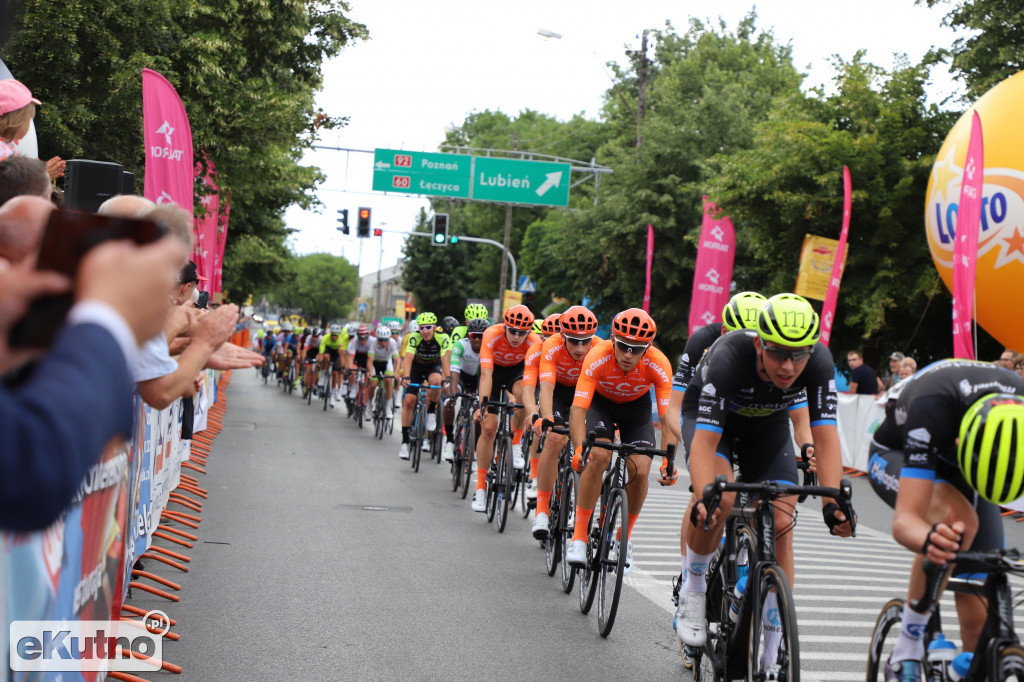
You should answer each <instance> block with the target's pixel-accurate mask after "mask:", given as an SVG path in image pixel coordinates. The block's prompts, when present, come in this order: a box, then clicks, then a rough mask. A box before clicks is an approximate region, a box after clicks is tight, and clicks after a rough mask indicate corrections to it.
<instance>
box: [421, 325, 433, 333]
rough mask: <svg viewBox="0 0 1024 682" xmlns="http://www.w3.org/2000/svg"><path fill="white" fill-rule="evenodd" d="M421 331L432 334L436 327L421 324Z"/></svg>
mask: <svg viewBox="0 0 1024 682" xmlns="http://www.w3.org/2000/svg"><path fill="white" fill-rule="evenodd" d="M420 331H421V332H432V331H434V325H432V324H421V325H420Z"/></svg>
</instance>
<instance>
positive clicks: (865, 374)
mask: <svg viewBox="0 0 1024 682" xmlns="http://www.w3.org/2000/svg"><path fill="white" fill-rule="evenodd" d="M846 364H847V365H849V366H850V393H857V394H859V395H875V394H876V393H881V392H882V390H884V389H883V387H882V380H881V379H879V378H878V375H877V374H875V370H873V369H871V368H870V367H868V366H867V365H865V364H864V357H863V356H862V355H861V354H860V351H856V350H851V351H850V352H848V353H847V354H846Z"/></svg>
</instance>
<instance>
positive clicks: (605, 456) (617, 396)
mask: <svg viewBox="0 0 1024 682" xmlns="http://www.w3.org/2000/svg"><path fill="white" fill-rule="evenodd" d="M657 332H658V327H657V325H655V323H654V320H653V319H651V316H650V315H648V314H647V313H646V312H645V311H643V310H641V309H640V308H629V309H628V310H623V311H622V312H620V313H619V314H618V315H616V316H615V317H614V318H613V319H612V338H611V339H610V340H609V341H602V342H600V343H598V344H597V345H596V346H593V347H592V348H591V349H590V351H589V352H588V353H587V355H586V357H584V358H583V367H582V370H583V371H582V373H581V374H580V378H579V381H577V382H576V392H575V394H574V396H573V401H572V407H571V408H570V409H569V431H570V433H571V436H572V442H573V443H578V444H579V445H577V446H576V452H575V454H573V457H572V468H573V469H575V470H576V471H579V470H580V469H581V466H582V462H583V458H582V454H581V450H582V449H583V448H582V443H583V441H584V440H585V439H586V437H587V434H588V433H589V432H590V431H596V432H597V439H598V440H599V441H611V440H612V439H613V437H614V435H615V429H616V427H617V428H618V431H619V438H620V440H621V442H623V443H631V444H634V445H638V446H640V447H648V448H653V447H654V446H655V444H656V443H657V440H656V439H655V434H654V422H653V420H652V418H651V387H652V386H653V387H654V393H655V396H656V398H657V401H658V414H659V415H660V417H661V423H662V424H664V423H665V409H666V408H667V407H668V399H669V394H671V393H672V379H671V377H672V365H671V364H670V363H669V361H668V358H666V357H665V354H664V353H662V352H661V351H660V350H658V349H657V348H652V347H651V341H653V340H654V336H655V334H657ZM629 459H630V464H631V466H630V469H631V473H632V476H631V480H630V482H629V483H628V484H627V485H626V497H627V498H628V499H629V518H628V520H627V523H628V524H629V530H630V532H631V533H632V531H633V526H634V525H635V524H636V520H637V518H639V516H640V510H641V509H642V508H643V505H644V499H645V498H646V497H647V474H648V473H649V472H650V470H651V459H650V457H646V456H644V455H631V456H630V458H629ZM610 461H611V452H609V451H608V450H605V449H604V448H594V449H593V450H591V451H590V461H588V462H587V466H586V468H585V469H583V472H582V473H581V474H580V483H579V489H578V490H577V492H576V524H575V528H574V530H573V535H572V543H571V544H570V546H569V550H568V551H567V552H566V556H565V559H566V562H567V563H569V564H571V565H573V566H579V567H583V566H584V565H585V564H586V560H587V533H588V532H589V531H590V519H591V517H592V516H593V514H594V505H595V503H596V502H597V498H598V497H599V496H600V494H601V482H602V478H603V476H604V471H605V469H607V468H608V464H609V463H610ZM675 480H676V477H673V478H672V480H671V481H669V480H668V479H666V478H665V477H664V476H663V477H662V479H661V484H662V485H672V484H674V483H675ZM632 545H633V543H632V541H630V542H628V543H627V544H626V567H625V568H626V571H629V570H630V569H631V568H632V564H633V546H632Z"/></svg>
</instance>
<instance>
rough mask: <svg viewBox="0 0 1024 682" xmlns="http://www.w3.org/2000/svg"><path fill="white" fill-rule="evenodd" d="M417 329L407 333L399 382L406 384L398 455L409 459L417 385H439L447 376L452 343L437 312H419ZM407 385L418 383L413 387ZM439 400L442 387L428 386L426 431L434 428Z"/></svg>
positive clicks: (420, 386)
mask: <svg viewBox="0 0 1024 682" xmlns="http://www.w3.org/2000/svg"><path fill="white" fill-rule="evenodd" d="M416 324H417V326H418V330H417V331H415V332H413V333H412V334H410V335H409V339H408V345H407V347H406V351H405V358H404V360H403V362H402V385H403V386H405V387H406V389H405V397H404V398H403V399H402V446H401V447H400V448H399V450H398V456H399V457H400V458H402V459H409V428H410V427H411V426H412V418H413V414H412V411H413V408H414V407H415V406H416V396H417V395H418V394H419V392H420V388H422V387H423V386H424V385H426V384H429V385H431V386H440V385H441V382H442V380H443V379H444V378H445V377H447V376H448V373H449V368H448V361H449V356H450V355H451V343H450V341H449V340H448V336H447V335H446V334H442V333H440V332H439V331H438V330H437V315H435V314H434V313H420V314H419V315H417V316H416ZM409 384H419V385H418V386H416V387H412V386H409ZM440 399H441V389H433V388H432V389H429V390H428V391H427V400H428V401H429V403H428V405H427V407H428V410H427V412H428V415H427V424H426V427H427V431H433V430H434V429H435V428H437V424H436V423H434V421H435V419H436V417H435V416H434V411H433V408H434V405H435V404H436V403H437V401H438V400H440Z"/></svg>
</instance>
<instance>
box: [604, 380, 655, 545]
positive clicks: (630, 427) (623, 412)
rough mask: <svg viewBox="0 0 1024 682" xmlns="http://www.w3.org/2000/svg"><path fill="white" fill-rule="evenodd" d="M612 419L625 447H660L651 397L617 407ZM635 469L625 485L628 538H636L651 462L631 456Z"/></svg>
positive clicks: (648, 394)
mask: <svg viewBox="0 0 1024 682" xmlns="http://www.w3.org/2000/svg"><path fill="white" fill-rule="evenodd" d="M612 416H613V419H614V421H615V423H616V424H617V425H618V427H619V438H620V439H621V441H622V442H623V443H630V444H632V445H637V446H640V447H645V448H653V447H655V446H656V445H657V443H658V441H657V436H655V434H654V421H653V419H652V415H651V395H650V393H645V394H644V395H643V396H641V397H640V398H638V399H637V400H633V401H630V402H628V403H623V404H621V405H617V406H616V407H615V409H614V411H613V415H612ZM629 461H630V463H631V464H632V466H634V467H636V470H635V473H634V474H633V475H632V476H631V478H630V481H629V483H628V484H627V485H626V497H627V499H628V500H629V519H628V523H629V534H630V535H631V536H632V534H633V526H634V525H636V520H637V519H638V518H639V517H640V510H641V509H643V506H644V501H645V500H646V499H647V475H648V474H649V473H650V472H651V458H650V457H646V456H644V455H631V456H630V458H629Z"/></svg>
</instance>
